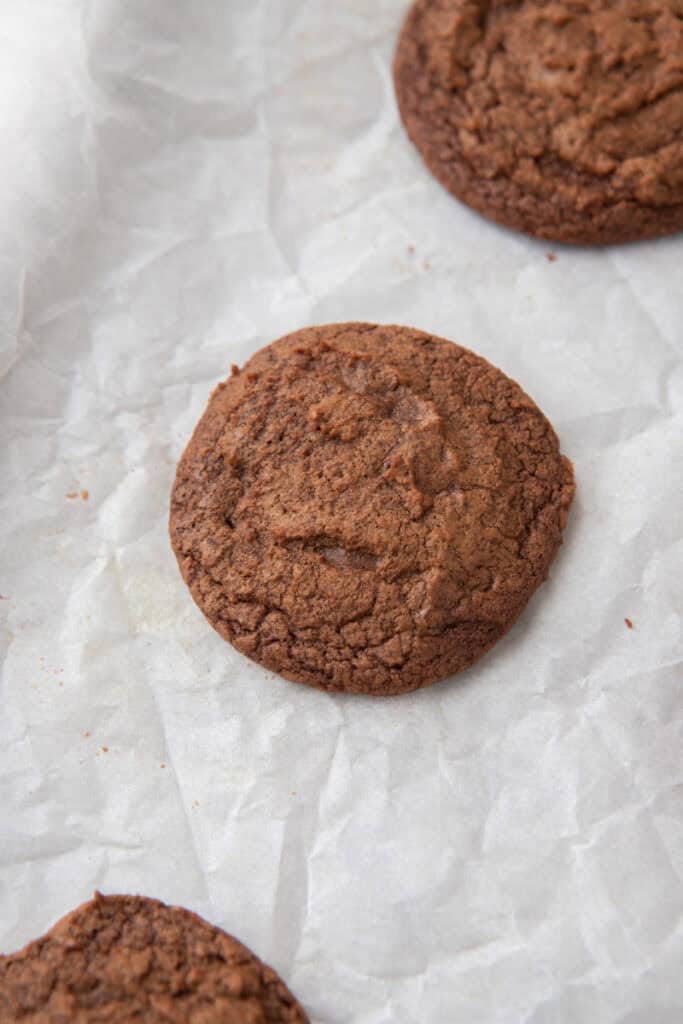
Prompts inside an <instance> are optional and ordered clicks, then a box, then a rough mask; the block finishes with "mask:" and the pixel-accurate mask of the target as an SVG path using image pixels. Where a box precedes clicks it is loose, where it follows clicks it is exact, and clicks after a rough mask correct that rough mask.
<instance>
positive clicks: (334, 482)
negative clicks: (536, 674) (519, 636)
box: [170, 323, 574, 695]
mask: <svg viewBox="0 0 683 1024" xmlns="http://www.w3.org/2000/svg"><path fill="white" fill-rule="evenodd" d="M573 493H574V483H573V474H572V469H571V465H570V463H569V462H568V461H567V460H566V459H564V458H563V457H562V456H561V455H560V452H559V448H558V442H557V438H556V436H555V433H554V431H553V429H552V427H551V426H550V424H549V423H548V421H547V419H546V418H545V416H543V414H542V413H541V412H540V410H539V409H538V408H537V407H536V406H535V405H534V403H533V402H532V401H531V399H530V398H528V396H527V395H525V394H524V392H523V391H522V390H521V388H520V387H518V385H517V384H515V383H514V382H513V381H511V380H509V379H508V378H507V377H506V376H505V375H504V374H503V373H501V372H500V371H499V370H497V369H495V368H494V367H493V366H491V365H490V364H489V363H487V362H486V361H485V360H484V359H481V358H480V357H479V356H476V355H474V353H472V352H469V351H467V350H466V349H463V348H460V347H459V346H458V345H454V344H452V343H451V342H449V341H444V340H443V339H440V338H435V337H432V336H430V335H428V334H424V333H422V332H421V331H417V330H412V329H409V328H405V327H378V326H374V325H371V324H354V323H351V324H337V325H331V326H327V327H313V328H309V329H307V330H302V331H298V332H296V333H295V334H291V335H289V336H288V337H285V338H282V339H280V340H279V341H276V342H274V343H273V344H272V345H268V346H267V347H266V348H263V349H261V351H260V352H257V353H256V355H254V356H253V358H252V359H250V360H249V362H248V363H247V364H246V366H245V367H244V369H243V370H241V371H237V369H236V368H234V370H233V376H232V377H230V379H229V380H227V381H226V382H225V383H223V384H220V385H219V386H218V387H217V388H216V390H215V391H214V393H213V395H212V397H211V400H210V402H209V405H208V408H207V410H206V412H205V413H204V415H203V417H202V419H201V420H200V422H199V425H198V426H197V428H196V430H195V432H194V436H193V437H192V440H191V441H190V443H189V445H188V447H187V449H186V451H185V453H184V455H183V457H182V459H181V461H180V464H179V466H178V471H177V475H176V480H175V485H174V488H173V494H172V498H171V516H170V532H171V539H172V543H173V547H174V549H175V553H176V556H177V558H178V563H179V566H180V570H181V572H182V574H183V576H184V578H185V580H186V582H187V584H188V586H189V588H190V590H191V592H192V595H193V597H194V599H195V601H196V602H197V604H198V605H199V607H200V608H201V609H202V611H203V612H204V614H205V615H206V617H207V618H208V620H209V622H210V623H211V624H212V625H213V626H215V628H216V629H217V630H218V631H219V632H220V633H221V634H222V635H223V636H224V637H225V639H226V640H229V641H230V642H231V643H232V644H234V646H235V647H237V648H238V650H240V651H242V652H243V653H244V654H246V655H248V656H249V657H251V658H253V659H254V660H255V661H258V662H260V663H261V664H262V665H265V666H266V667H267V668H269V669H272V670H274V671H275V672H279V673H280V674H281V675H283V676H286V677H287V678H289V679H293V680H296V681H299V682H302V683H308V684H310V685H312V686H317V687H320V688H322V689H324V690H336V691H346V692H354V693H367V694H377V695H388V694H398V693H402V692H405V691H408V690H415V689H418V688H419V687H422V686H427V685H428V684H429V683H433V682H436V681H437V680H438V679H442V678H444V677H446V676H449V675H452V674H453V673H455V672H458V671H460V670H461V669H464V668H467V666H469V665H471V664H472V662H474V661H475V660H476V659H477V658H478V657H479V656H480V655H482V654H483V653H484V652H485V651H487V650H488V649H489V648H490V647H491V646H492V645H493V644H494V643H495V642H496V640H498V639H499V638H500V637H501V636H502V635H503V634H504V633H505V632H506V631H507V630H508V629H509V628H510V626H511V625H512V624H513V623H514V621H515V619H516V618H517V617H518V615H519V614H520V612H521V611H522V609H523V608H524V606H525V604H526V603H527V601H528V600H529V598H530V597H531V595H532V593H533V592H534V590H535V589H536V588H537V587H538V586H539V584H540V583H541V582H542V581H543V580H544V579H545V577H546V575H547V573H548V568H549V566H550V563H551V561H552V559H553V556H554V555H555V553H556V551H557V549H558V547H559V545H560V543H561V538H562V530H563V527H564V525H565V520H566V517H567V511H568V508H569V505H570V504H571V501H572V497H573Z"/></svg>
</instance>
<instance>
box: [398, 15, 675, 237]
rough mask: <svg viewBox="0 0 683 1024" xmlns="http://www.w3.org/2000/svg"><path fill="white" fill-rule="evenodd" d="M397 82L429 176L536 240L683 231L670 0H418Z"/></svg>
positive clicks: (401, 46)
mask: <svg viewBox="0 0 683 1024" xmlns="http://www.w3.org/2000/svg"><path fill="white" fill-rule="evenodd" d="M395 80H396V87H397V95H398V101H399V105H400V108H401V114H402V116H403V120H404V122H405V124H406V127H407V129H408V132H409V134H410V136H411V138H412V139H413V141H414V142H415V144H416V145H417V147H418V148H419V149H420V151H421V152H422V155H423V156H424V158H425V160H426V162H427V164H428V165H429V167H430V169H431V170H432V172H433V173H434V174H435V175H436V177H437V178H439V180H440V181H441V182H442V183H443V184H444V185H445V186H446V187H447V188H448V189H450V190H451V191H452V192H454V193H455V195H457V196H459V197H460V198H461V199H463V200H464V201H465V202H467V203H469V204H470V205H472V206H474V207H475V208H477V209H478V210H480V211H481V212H482V213H484V214H486V215H488V216H490V217H493V218H494V219H496V220H499V221H501V222H502V223H504V224H508V225H510V226H511V227H515V228H518V229H521V230H523V231H527V232H529V233H530V234H535V235H539V236H541V237H545V238H550V239H556V240H559V241H569V242H610V241H622V240H626V239H633V238H641V237H645V236H648V235H657V234H666V233H669V232H673V231H678V230H681V229H683V3H682V2H681V0H559V2H556V3H552V2H551V3H548V2H547V0H517V2H506V3H501V2H498V0H493V2H484V0H469V2H468V0H418V2H417V3H416V4H415V5H414V7H413V8H412V10H411V11H410V13H409V15H408V18H407V20H406V23H405V26H404V29H403V32H402V35H401V40H400V43H399V47H398V51H397V56H396V63H395Z"/></svg>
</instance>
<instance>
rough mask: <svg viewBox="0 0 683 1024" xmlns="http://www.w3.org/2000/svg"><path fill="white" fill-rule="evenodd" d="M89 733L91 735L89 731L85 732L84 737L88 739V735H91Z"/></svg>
mask: <svg viewBox="0 0 683 1024" xmlns="http://www.w3.org/2000/svg"><path fill="white" fill-rule="evenodd" d="M89 735H90V733H89V732H84V733H83V739H85V740H87V738H88V736H89Z"/></svg>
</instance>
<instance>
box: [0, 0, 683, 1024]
mask: <svg viewBox="0 0 683 1024" xmlns="http://www.w3.org/2000/svg"><path fill="white" fill-rule="evenodd" d="M406 6H407V4H406V2H405V0H372V3H371V2H369V0H344V2H343V3H340V2H338V0H197V2H196V3H186V4H183V3H169V2H168V0H90V2H77V0H56V2H54V3H45V2H44V0H22V2H21V3H17V4H13V3H5V4H3V5H2V8H1V10H0V35H1V37H2V49H3V60H2V62H1V63H0V86H1V87H0V104H1V107H2V113H1V115H0V133H1V138H2V153H3V158H2V179H3V187H2V190H1V193H0V230H1V237H2V246H1V247H0V328H1V335H0V373H1V374H2V377H1V378H0V432H1V433H0V479H1V481H2V485H1V494H0V501H1V502H2V510H1V514H0V530H1V535H2V540H1V543H2V548H1V553H0V594H2V600H0V623H1V627H2V628H1V630H0V655H1V661H0V668H1V683H2V712H1V719H0V769H1V780H0V782H1V787H2V788H1V791H0V818H1V824H0V828H1V832H0V905H1V908H2V913H1V917H0V949H2V950H3V951H10V950H13V949H16V948H18V947H20V946H21V945H22V944H23V943H24V942H26V941H27V940H29V939H30V938H33V937H35V936H37V935H39V934H40V933H41V932H43V931H44V930H45V929H46V928H47V927H48V926H49V925H50V924H51V923H52V922H53V921H54V920H55V919H56V918H58V917H59V916H60V915H61V914H63V913H64V912H66V911H67V910H69V909H71V908H72V907H74V906H75V905H76V904H78V903H79V902H80V901H82V900H85V899H87V898H89V896H90V895H91V893H92V891H93V889H95V888H96V887H97V888H99V889H101V890H103V891H105V892H141V893H144V894H147V895H150V896H157V897H160V898H162V899H164V900H166V901H170V902H174V903H180V904H184V905H186V906H188V907H191V908H193V909H195V910H197V911H199V912H200V913H202V914H204V915H205V916H206V917H208V918H209V919H210V920H211V921H212V922H215V923H216V924H218V925H221V926H223V927H225V928H226V929H228V930H229V931H231V932H234V933H236V934H237V935H238V936H240V937H241V938H242V939H243V940H244V941H245V942H246V943H248V944H249V945H250V946H251V947H253V948H254V950H255V951H257V952H258V953H259V954H260V955H261V956H262V957H264V958H265V959H266V960H267V961H269V962H271V963H272V964H273V965H274V966H275V967H276V968H277V969H278V970H279V971H280V972H281V973H282V975H283V976H284V977H285V979H286V980H287V981H288V982H289V983H290V985H291V987H292V988H293V990H294V991H295V992H296V993H297V994H298V996H299V997H300V999H301V1000H302V1002H303V1003H304V1004H305V1006H306V1007H307V1009H308V1010H309V1012H310V1014H311V1017H312V1019H313V1021H314V1022H316V1024H345V1022H354V1024H356V1022H357V1024H412V1022H418V1024H444V1022H448V1024H450V1022H455V1024H522V1022H525V1024H564V1022H572V1024H573V1022H581V1024H593V1022H599V1024H617V1022H619V1024H674V1022H676V1024H678V1022H680V1021H681V1019H683V1017H682V1016H681V1014H682V1011H683V976H682V971H681V966H682V964H683V814H682V811H683V773H682V759H681V739H682V723H683V697H682V681H683V680H682V675H683V674H682V672H681V630H680V620H679V614H678V613H679V611H680V608H681V603H682V602H681V597H682V594H681V575H682V572H681V570H682V559H681V555H682V548H683V544H682V540H681V509H682V508H683V493H682V490H681V438H682V425H683V394H682V390H683V389H682V378H683V374H682V360H681V350H682V348H683V237H678V238H674V239H670V240H666V241H660V242H656V243H651V244H650V243H648V244H642V245H638V246H630V247H622V248H612V249H609V250H606V251H598V250H594V251H582V250H569V249H563V248H561V247H553V246H549V245H544V244H541V243H537V242H534V241H530V240H527V239H525V238H522V237H520V236H516V235H513V234H510V233H508V232H505V231H502V230H500V229H498V228H496V227H494V226H493V225H491V224H489V223H487V222H486V221H484V220H482V219H480V218H479V217H477V216H475V215H474V214H472V213H470V212H469V211H468V210H467V209H465V208H464V207H462V206H460V205H459V204H458V203H456V202H455V201H454V200H452V199H451V198H450V197H449V196H448V195H446V194H445V193H444V192H443V191H442V190H441V189H440V188H439V187H438V186H437V185H436V184H435V183H434V182H433V181H432V179H431V178H430V177H429V175H428V174H427V172H426V171H425V170H424V169H423V167H422V165H421V163H420V160H419V158H418V157H417V156H416V155H415V153H414V152H413V151H412V149H411V148H410V146H409V145H408V143H407V141H406V139H405V137H404V134H403V132H402V130H401V129H400V126H399V122H398V118H397V113H396V109H395V104H394V99H393V93H392V85H391V75H390V63H391V57H392V51H393V46H394V42H395V38H396V33H397V31H398V27H399V24H400V21H401V18H402V16H403V14H404V11H405V9H406ZM549 253H552V254H554V255H555V256H556V259H555V260H554V261H553V260H551V259H550V258H549V257H548V254H549ZM346 319H367V320H374V321H385V322H398V323H406V324H411V325H415V326H419V327H422V328H425V329H427V330H433V331H435V332H438V333H439V334H441V335H445V336H446V337H449V338H453V339H454V340H457V341H459V342H461V343H463V344H465V345H467V346H470V347H472V348H474V349H475V350H477V351H478V352H480V353H481V354H483V355H484V356H486V357H488V358H489V359H491V360H492V361H493V362H495V363H496V364H497V365H499V366H500V367H501V368H502V369H504V370H505V371H506V372H507V373H508V374H510V375H511V376H513V377H514V378H516V379H518V380H519V381H520V382H521V383H522V385H523V386H524V387H525V388H526V389H527V390H528V391H529V393H530V394H531V395H532V396H533V397H534V398H535V400H536V401H537V402H538V403H539V404H540V405H541V407H542V408H543V410H544V411H545V412H546V413H547V415H548V416H549V417H550V418H551V419H552V420H553V422H554V424H555V425H556V427H557V430H558V433H559V435H560V437H561V441H562V446H563V449H564V451H565V452H566V453H567V454H568V455H569V456H570V457H571V458H572V459H573V460H574V462H575V465H576V473H577V479H578V493H577V500H576V505H575V507H574V511H573V515H572V518H571V521H570V526H569V529H568V533H567V537H566V543H565V545H564V548H563V550H562V552H561V555H560V557H559V558H558V560H557V562H556V563H555V565H554V567H553V572H552V579H551V580H550V582H549V583H548V584H547V585H546V586H545V587H543V589H542V591H541V592H540V593H539V594H538V595H537V596H536V598H535V599H534V601H533V602H532V604H531V606H530V607H529V609H528V611H527V613H526V614H525V615H524V617H523V619H522V621H521V622H520V623H519V624H518V626H517V627H516V628H515V629H514V631H513V632H512V633H511V634H510V635H509V636H508V637H507V639H506V640H505V641H504V642H502V643H501V644H500V645H499V647H498V648H497V649H496V650H495V651H494V652H493V653H492V654H491V655H489V656H488V657H487V658H486V659H485V660H484V661H482V662H481V663H480V665H479V666H477V667H476V668H475V669H474V670H472V671H470V672H469V673H467V674H466V675H464V676H462V677H461V678H459V679H458V680H456V681H453V682H450V683H445V684H442V685H439V686H436V687H434V688H432V689H431V690H429V691H426V692H423V693H417V694H414V695H411V696H408V697H404V698H399V699H393V700H387V701H385V702H382V701H372V700H368V699H354V698H343V697H340V696H325V695H324V694H321V693H317V692H314V691H312V690H308V689H306V688H304V687H298V686H296V685H293V684H291V683H288V682H285V681H283V680H280V679H277V678H275V677H274V676H272V675H270V674H269V673H267V672H265V671H262V670H261V669H259V668H258V667H257V666H255V665H252V664H251V663H249V662H248V661H246V660H245V659H244V658H242V657H240V656H239V655H238V654H237V653H236V652H234V651H233V650H232V649H231V648H230V647H229V646H228V645H227V644H225V643H224V642H223V641H222V640H221V639H220V638H219V637H218V636H217V635H216V634H215V633H213V632H212V630H211V629H210V628H209V626H208V625H207V624H206V622H205V621H204V619H203V618H202V616H201V614H200V613H199V611H198V610H197V609H196V608H195V606H194V605H193V603H192V601H191V600H190V597H189V595H188V593H187V591H186V590H185V587H184V586H183V584H182V582H181V579H180V576H179V574H178V571H177V569H176V566H175V563H174V559H173V556H172V553H171V551H170V548H169V542H168V539H167V533H166V520H167V507H168V495H169V489H170V486H171V482H172V477H173V472H174V465H175V463H176V461H177V459H178V456H179V455H180V452H181V451H182V448H183V446H184V444H185V442H186V441H187V439H188V437H189V434H190V432H191V429H192V427H193V425H194V423H195V421H196V419H197V418H198V416H199V414H200V413H201V411H202V409H203V407H204V405H205V403H206V400H207V398H208V395H209V393H210V391H211V389H212V387H213V385H214V384H215V383H216V382H217V381H218V380H220V379H222V378H223V377H225V376H226V375H227V373H228V372H229V367H230V364H231V363H233V362H236V363H240V362H242V361H243V360H244V359H246V358H247V357H248V356H249V355H250V354H251V353H252V352H253V351H254V350H255V349H256V348H258V347H260V346H261V345H262V344H265V343H266V342H268V341H270V340H272V339H273V338H275V337H277V336H279V335H280V334H283V333H285V332H287V331H289V330H293V329H296V328H298V327H300V326H303V325H305V324H310V323H322V322H328V321H337V320H346ZM626 619H628V620H630V621H631V623H632V624H633V628H632V629H630V628H628V625H627V623H626V622H625V620H626Z"/></svg>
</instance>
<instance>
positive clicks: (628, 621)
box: [624, 619, 633, 629]
mask: <svg viewBox="0 0 683 1024" xmlns="http://www.w3.org/2000/svg"><path fill="white" fill-rule="evenodd" d="M624 622H625V623H626V625H627V626H628V628H629V629H633V623H632V622H631V620H630V619H624Z"/></svg>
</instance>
